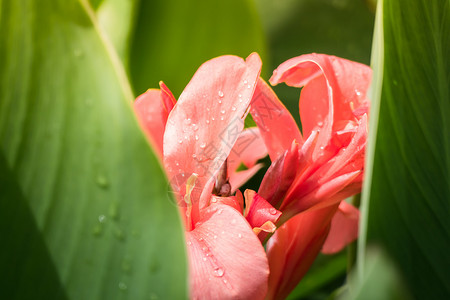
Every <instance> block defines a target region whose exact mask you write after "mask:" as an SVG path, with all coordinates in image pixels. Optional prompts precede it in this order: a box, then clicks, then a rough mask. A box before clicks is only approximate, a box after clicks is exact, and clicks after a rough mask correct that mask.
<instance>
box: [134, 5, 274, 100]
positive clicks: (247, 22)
mask: <svg viewBox="0 0 450 300" xmlns="http://www.w3.org/2000/svg"><path fill="white" fill-rule="evenodd" d="M136 18H137V22H136V30H135V33H134V38H133V42H132V48H131V60H130V71H131V79H132V82H133V87H134V90H135V91H136V93H137V94H140V93H143V92H145V91H146V90H147V89H148V88H152V87H157V86H158V82H159V81H160V80H163V81H164V82H165V83H166V84H167V86H168V87H169V88H170V89H171V90H172V92H173V93H174V94H175V95H179V94H180V93H181V91H182V90H183V89H184V87H185V86H186V84H187V83H188V82H189V79H190V78H191V77H192V75H193V74H194V72H195V71H196V70H197V68H198V67H199V66H200V65H201V64H202V63H203V62H205V61H206V60H208V59H211V58H213V57H215V56H219V55H224V54H233V55H238V56H241V57H247V56H248V55H249V54H250V53H251V52H258V53H259V54H260V55H261V57H262V59H263V61H265V56H266V54H265V44H264V42H265V41H264V36H263V33H262V27H261V25H260V23H259V18H258V15H257V12H256V8H255V7H254V3H253V1H252V0H244V1H243V0H227V1H210V0H192V1H179V0H165V1H141V4H140V6H139V9H138V10H137V12H136ZM266 67H267V66H265V64H264V65H263V68H266Z"/></svg>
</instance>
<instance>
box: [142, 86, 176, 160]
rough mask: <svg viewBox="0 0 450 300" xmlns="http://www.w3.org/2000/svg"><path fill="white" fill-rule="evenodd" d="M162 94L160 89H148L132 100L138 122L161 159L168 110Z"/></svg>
mask: <svg viewBox="0 0 450 300" xmlns="http://www.w3.org/2000/svg"><path fill="white" fill-rule="evenodd" d="M163 94H164V93H162V92H161V91H160V90H157V89H150V90H148V91H146V92H145V93H144V94H142V95H140V96H139V97H138V98H137V99H136V101H135V102H134V110H135V112H136V115H137V118H138V120H139V124H141V127H142V128H143V130H144V132H145V134H146V136H147V138H148V139H149V140H150V142H151V144H152V145H153V146H154V149H155V150H156V153H157V154H158V155H159V157H160V158H161V159H162V157H163V136H164V129H165V126H166V122H167V117H168V115H169V112H170V111H168V110H167V109H166V107H165V106H164V100H163V98H164V97H163Z"/></svg>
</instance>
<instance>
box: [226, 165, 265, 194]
mask: <svg viewBox="0 0 450 300" xmlns="http://www.w3.org/2000/svg"><path fill="white" fill-rule="evenodd" d="M263 166H264V165H263V164H256V165H254V166H253V167H251V168H250V169H248V170H243V171H239V172H234V173H232V174H231V175H230V185H231V193H234V192H235V191H236V190H237V189H238V188H240V187H241V186H242V185H244V184H245V183H246V182H247V181H248V180H249V179H250V178H252V177H253V176H254V175H255V174H256V173H258V171H259V170H261V168H262V167H263Z"/></svg>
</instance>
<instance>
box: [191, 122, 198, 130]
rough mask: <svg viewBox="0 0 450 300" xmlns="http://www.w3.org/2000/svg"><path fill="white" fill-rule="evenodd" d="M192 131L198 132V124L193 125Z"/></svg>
mask: <svg viewBox="0 0 450 300" xmlns="http://www.w3.org/2000/svg"><path fill="white" fill-rule="evenodd" d="M192 130H194V131H197V130H198V125H197V124H195V123H194V124H192Z"/></svg>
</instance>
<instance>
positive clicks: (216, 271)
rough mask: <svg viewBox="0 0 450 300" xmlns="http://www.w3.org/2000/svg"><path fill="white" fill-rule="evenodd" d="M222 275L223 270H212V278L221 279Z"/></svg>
mask: <svg viewBox="0 0 450 300" xmlns="http://www.w3.org/2000/svg"><path fill="white" fill-rule="evenodd" d="M224 273H225V272H224V270H223V269H222V268H220V267H219V268H215V269H214V276H216V277H222V276H223V274H224Z"/></svg>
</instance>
